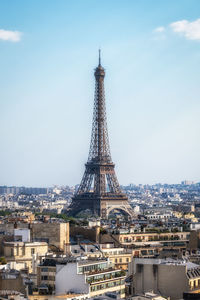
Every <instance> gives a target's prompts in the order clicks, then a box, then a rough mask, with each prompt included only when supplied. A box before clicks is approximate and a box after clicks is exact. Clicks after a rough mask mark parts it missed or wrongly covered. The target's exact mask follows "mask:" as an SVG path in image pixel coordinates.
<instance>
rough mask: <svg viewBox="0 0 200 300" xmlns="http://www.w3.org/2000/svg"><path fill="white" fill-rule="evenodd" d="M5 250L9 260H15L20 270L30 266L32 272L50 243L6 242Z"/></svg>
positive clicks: (4, 244)
mask: <svg viewBox="0 0 200 300" xmlns="http://www.w3.org/2000/svg"><path fill="white" fill-rule="evenodd" d="M3 251H4V256H5V258H6V260H7V262H9V263H10V262H14V263H15V267H16V268H17V269H18V270H20V269H23V268H28V270H29V272H30V273H32V272H33V271H34V267H35V265H34V264H35V263H36V262H37V260H39V257H41V256H44V255H45V254H46V253H47V252H48V244H47V243H45V242H4V243H3Z"/></svg>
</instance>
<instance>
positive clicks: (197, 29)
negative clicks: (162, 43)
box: [170, 19, 200, 40]
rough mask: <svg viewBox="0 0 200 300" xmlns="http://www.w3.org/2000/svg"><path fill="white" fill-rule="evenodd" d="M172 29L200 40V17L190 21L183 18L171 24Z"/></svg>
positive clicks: (191, 38)
mask: <svg viewBox="0 0 200 300" xmlns="http://www.w3.org/2000/svg"><path fill="white" fill-rule="evenodd" d="M170 27H171V29H172V30H173V31H174V32H176V33H180V34H183V35H184V36H185V37H186V38H187V39H190V40H200V19H197V20H196V21H193V22H189V21H187V20H181V21H177V22H174V23H171V24H170Z"/></svg>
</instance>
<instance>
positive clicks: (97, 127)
mask: <svg viewBox="0 0 200 300" xmlns="http://www.w3.org/2000/svg"><path fill="white" fill-rule="evenodd" d="M94 76H95V96H94V111H93V123H92V135H91V142H90V149H89V156H88V160H87V163H86V164H85V172H84V175H83V178H82V180H81V183H80V185H79V188H78V190H77V191H76V193H75V195H74V197H73V198H72V203H71V205H70V207H69V211H68V213H69V214H70V215H73V216H75V215H76V214H78V213H79V212H81V211H83V210H86V209H90V210H91V212H92V214H94V215H96V216H100V217H102V218H107V217H108V215H109V213H110V212H111V211H112V210H118V211H121V212H122V213H125V214H128V215H129V216H132V214H133V211H132V209H131V207H130V204H129V202H128V198H127V196H126V195H125V194H124V193H123V192H122V191H121V188H120V186H119V183H118V180H117V177H116V174H115V165H114V163H113V162H112V158H111V154H110V145H109V138H108V130H107V119H106V104H105V92H104V78H105V70H104V68H103V67H102V65H101V56H100V50H99V64H98V67H97V68H96V69H95V72H94Z"/></svg>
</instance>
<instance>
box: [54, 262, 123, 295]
mask: <svg viewBox="0 0 200 300" xmlns="http://www.w3.org/2000/svg"><path fill="white" fill-rule="evenodd" d="M124 281H125V272H124V271H123V270H121V269H119V268H115V267H114V266H113V265H112V263H111V262H110V261H109V259H98V260H96V259H81V260H76V261H74V262H73V261H72V262H69V263H67V264H65V265H63V264H59V265H57V266H56V284H55V286H56V294H57V295H59V294H65V293H66V292H73V293H77V294H89V297H95V296H98V295H103V294H105V293H108V292H115V293H116V294H117V295H118V296H119V298H124V297H125V283H124Z"/></svg>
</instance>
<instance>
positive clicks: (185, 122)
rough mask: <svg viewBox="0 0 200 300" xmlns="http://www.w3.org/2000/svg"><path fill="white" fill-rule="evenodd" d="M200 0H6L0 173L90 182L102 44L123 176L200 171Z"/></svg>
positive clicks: (26, 181)
mask: <svg viewBox="0 0 200 300" xmlns="http://www.w3.org/2000/svg"><path fill="white" fill-rule="evenodd" d="M199 19H200V1H199V0H187V1H184V0H180V1H178V0H168V1H156V0H152V1H150V0H140V1H139V0H131V1H128V0H117V1H116V0H115V1H114V0H106V1H105V0H103V1H95V0H91V1H89V0H84V1H76V0H73V1H72V0H71V1H70V0H68V1H61V0H59V1H55V0H54V1H51V0H48V1H47V0H46V1H45V0H43V1H33V0H32V1H22V0H21V1H15V0H13V1H12V2H10V1H6V0H1V1H0V53H1V55H0V112H1V118H0V138H1V151H0V153H1V155H0V169H1V172H0V185H4V184H5V185H26V186H52V185H53V184H58V185H65V184H67V185H74V184H77V183H79V182H80V180H81V178H82V175H83V171H84V163H85V162H86V160H87V157H88V151H89V142H90V134H91V124H92V111H93V98H94V75H93V71H94V68H95V67H96V65H97V60H98V48H99V47H101V49H102V64H103V66H104V67H105V69H106V78H105V88H106V102H107V117H108V131H109V137H110V144H111V154H112V158H113V161H114V162H115V164H116V172H117V176H118V179H119V181H120V183H121V184H129V183H136V184H138V183H143V184H144V183H150V184H152V183H156V182H168V183H178V182H180V181H181V180H185V179H188V180H195V181H198V182H199V181H200V158H199V153H200V139H199V135H200V119H199V115H200V84H199V70H200V20H199Z"/></svg>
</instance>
